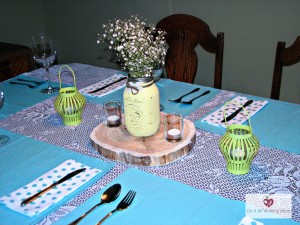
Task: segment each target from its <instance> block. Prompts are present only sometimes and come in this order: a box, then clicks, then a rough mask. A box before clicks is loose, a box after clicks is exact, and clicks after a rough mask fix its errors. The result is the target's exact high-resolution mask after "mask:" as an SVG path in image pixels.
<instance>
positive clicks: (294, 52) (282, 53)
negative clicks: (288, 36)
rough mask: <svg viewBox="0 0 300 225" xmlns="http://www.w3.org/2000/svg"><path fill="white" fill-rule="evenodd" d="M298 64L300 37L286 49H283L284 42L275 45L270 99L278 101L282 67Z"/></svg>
mask: <svg viewBox="0 0 300 225" xmlns="http://www.w3.org/2000/svg"><path fill="white" fill-rule="evenodd" d="M298 62H300V36H298V37H297V38H296V40H295V42H294V43H293V44H292V45H291V46H289V47H287V48H286V47H285V42H282V41H281V42H278V43H277V48H276V57H275V65H274V73H273V81H272V91H271V98H272V99H276V100H278V99H279V94H280V86H281V77H282V69H283V67H284V66H291V65H294V64H296V63H298Z"/></svg>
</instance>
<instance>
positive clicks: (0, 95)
mask: <svg viewBox="0 0 300 225" xmlns="http://www.w3.org/2000/svg"><path fill="white" fill-rule="evenodd" d="M3 104H4V92H3V89H2V86H1V83H0V109H1V108H2V106H3ZM8 141H9V137H8V136H7V135H0V145H4V144H6V143H7V142H8Z"/></svg>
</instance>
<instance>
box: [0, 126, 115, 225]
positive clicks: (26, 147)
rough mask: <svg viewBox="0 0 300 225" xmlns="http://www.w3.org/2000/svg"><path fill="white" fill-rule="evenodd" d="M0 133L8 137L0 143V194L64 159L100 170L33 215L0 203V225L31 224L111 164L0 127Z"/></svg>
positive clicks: (40, 173)
mask: <svg viewBox="0 0 300 225" xmlns="http://www.w3.org/2000/svg"><path fill="white" fill-rule="evenodd" d="M0 133H1V134H6V135H8V136H9V137H10V141H9V142H8V143H7V144H6V145H3V146H1V147H0V158H1V164H0V180H1V183H0V196H4V195H7V194H9V193H11V192H12V191H15V190H16V189H18V188H20V187H22V186H24V185H26V184H27V183H30V182H31V181H33V180H34V179H35V178H37V177H39V176H41V175H43V174H44V173H46V172H48V171H49V170H51V169H53V168H55V167H56V166H58V165H59V164H61V163H62V162H64V161H66V160H67V159H74V160H75V161H78V162H81V163H83V164H85V165H87V166H91V167H93V168H98V169H101V170H102V172H101V173H99V174H98V175H96V176H95V177H93V178H92V179H91V180H90V181H89V182H87V183H86V184H84V185H83V186H81V187H80V188H79V189H77V190H76V191H74V193H72V194H70V195H68V196H66V197H65V198H64V199H63V200H61V201H60V202H58V203H57V204H55V205H53V206H51V207H50V208H48V209H47V210H45V211H44V212H42V213H40V214H38V215H37V216H34V217H28V216H25V215H23V214H20V213H17V212H15V211H13V210H11V209H8V208H6V207H5V206H4V205H0V224H1V225H5V224H7V225H12V224H22V225H26V224H35V223H36V222H38V221H39V220H41V219H42V218H44V217H45V216H46V215H48V214H49V213H51V212H52V211H54V210H55V209H57V208H59V207H60V206H61V205H63V204H65V203H66V202H68V201H70V200H71V199H72V198H74V197H75V196H76V195H78V194H79V193H81V192H82V191H83V190H85V189H86V188H87V187H89V186H91V184H93V183H94V182H96V181H97V180H98V179H99V178H100V177H102V176H103V175H104V174H105V173H107V172H108V171H109V170H110V169H111V168H112V167H113V164H109V163H106V162H103V161H101V160H99V159H96V158H91V157H88V156H84V155H81V154H79V153H76V152H73V151H70V150H67V149H64V148H61V147H58V146H54V145H51V144H48V143H45V142H41V141H37V140H34V139H31V138H29V137H25V136H22V135H19V134H16V133H13V132H10V131H7V130H4V129H1V128H0ZM7 182H9V185H7Z"/></svg>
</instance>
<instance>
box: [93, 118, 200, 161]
mask: <svg viewBox="0 0 300 225" xmlns="http://www.w3.org/2000/svg"><path fill="white" fill-rule="evenodd" d="M164 115H165V113H161V116H160V126H159V130H158V131H157V133H156V134H155V135H153V136H150V137H134V136H132V135H130V134H129V133H128V131H127V130H126V127H125V125H124V123H123V124H122V125H121V126H120V127H107V126H106V125H105V123H102V124H100V125H98V126H97V127H95V128H94V129H93V131H92V133H91V135H90V138H91V143H92V146H93V147H94V148H95V149H96V150H97V151H98V152H99V153H100V155H102V156H103V157H105V158H108V159H112V160H116V161H120V162H125V163H127V164H134V165H140V166H161V165H165V164H168V163H171V162H174V161H176V160H178V159H181V158H182V157H184V156H185V155H187V154H188V153H189V152H190V151H191V150H192V148H193V147H194V144H195V141H196V129H195V125H194V123H193V122H192V121H190V120H187V119H184V120H183V121H184V137H183V138H182V140H181V141H180V142H169V141H167V140H166V139H165V138H164V124H163V117H164Z"/></svg>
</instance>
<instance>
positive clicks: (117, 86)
mask: <svg viewBox="0 0 300 225" xmlns="http://www.w3.org/2000/svg"><path fill="white" fill-rule="evenodd" d="M122 77H126V76H124V75H122V74H115V75H113V76H111V77H109V78H107V79H105V80H102V81H100V82H98V83H96V84H93V85H91V86H88V87H85V88H82V89H80V90H79V92H80V93H81V94H83V95H88V96H93V97H101V96H104V95H107V94H109V93H111V92H113V91H115V90H117V89H120V88H122V87H124V86H125V85H126V79H125V80H122V81H120V82H116V83H114V84H112V85H110V86H108V87H106V88H104V89H103V90H100V91H98V92H95V93H89V92H91V91H94V90H96V89H98V88H101V87H104V86H105V85H108V84H111V83H113V82H114V81H117V80H118V79H120V78H122Z"/></svg>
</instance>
